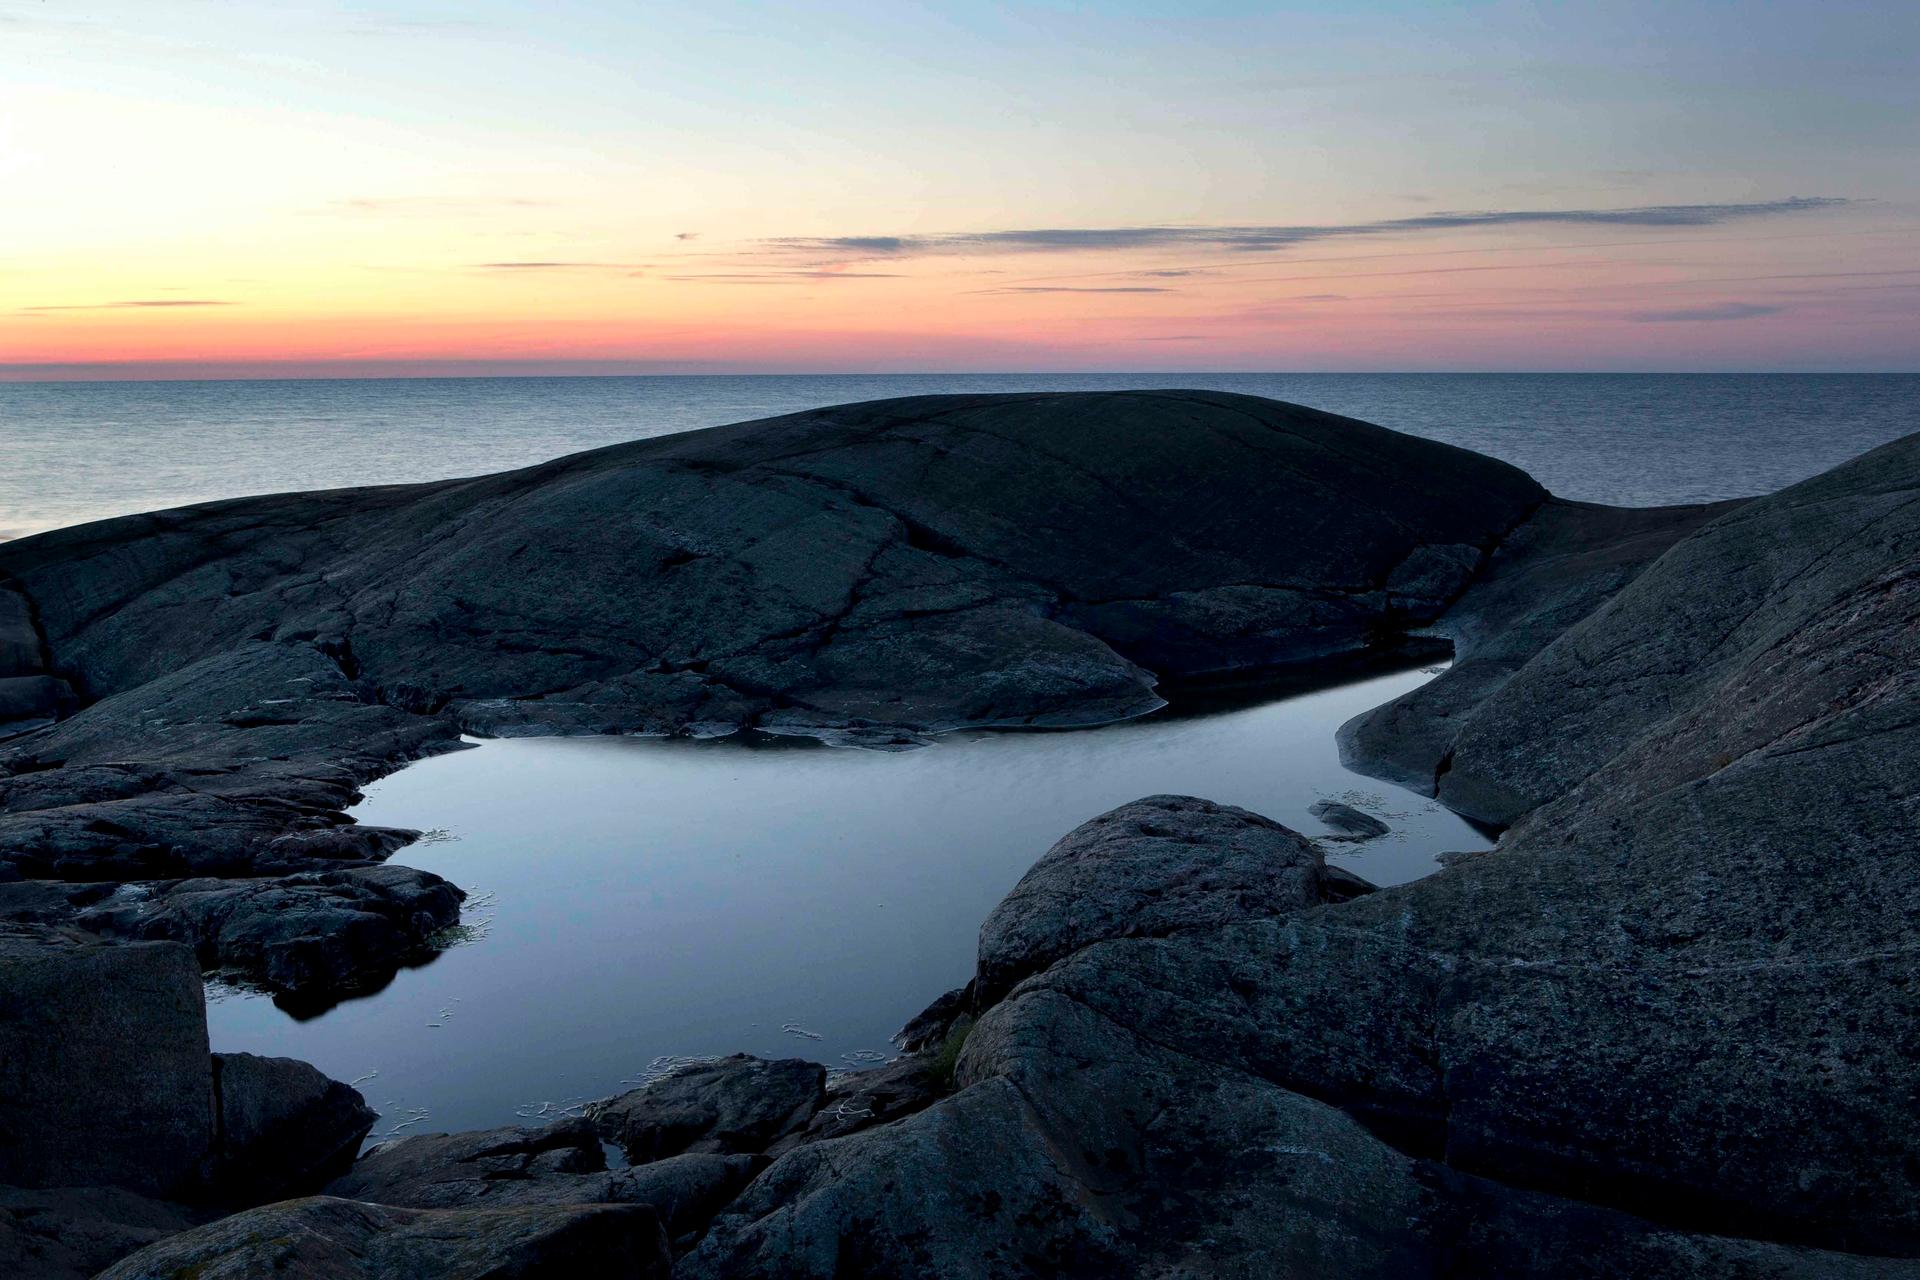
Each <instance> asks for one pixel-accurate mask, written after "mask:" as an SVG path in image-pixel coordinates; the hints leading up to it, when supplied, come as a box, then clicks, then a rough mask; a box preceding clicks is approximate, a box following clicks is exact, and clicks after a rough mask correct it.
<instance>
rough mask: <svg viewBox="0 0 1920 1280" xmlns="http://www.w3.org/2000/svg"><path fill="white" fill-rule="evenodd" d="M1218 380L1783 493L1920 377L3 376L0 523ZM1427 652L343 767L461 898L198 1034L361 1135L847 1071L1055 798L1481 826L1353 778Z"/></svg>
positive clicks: (1059, 819) (1573, 467) (1676, 486)
mask: <svg viewBox="0 0 1920 1280" xmlns="http://www.w3.org/2000/svg"><path fill="white" fill-rule="evenodd" d="M1127 387H1161V388H1166V387H1185V388H1209V389H1215V390H1222V391H1236V392H1243V393H1246V394H1250V395H1262V396H1270V397H1275V398H1278V399H1282V400H1291V401H1295V402H1298V403H1301V404H1307V405H1311V406H1314V407H1315V408H1320V409H1326V410H1330V411H1332V412H1335V413H1341V414H1346V415H1349V416H1352V417H1356V418H1363V419H1366V420H1369V421H1372V422H1377V423H1380V424H1382V425H1385V426H1389V427H1393V428H1395V429H1397V430H1401V431H1407V432H1411V433H1413V434H1416V435H1422V436H1428V437H1431V438H1434V439H1439V440H1445V441H1448V442H1450V443H1453V444H1457V445H1463V446H1465V447H1467V448H1471V449H1477V450H1480V451H1482V452H1484V453H1489V454H1492V455H1494V456H1496V457H1499V458H1504V459H1506V460H1507V461H1509V462H1512V463H1514V464H1516V465H1518V466H1520V467H1522V468H1524V469H1525V470H1527V471H1529V472H1531V473H1532V474H1533V475H1534V476H1535V477H1537V478H1538V479H1539V480H1541V481H1542V482H1543V483H1544V484H1545V485H1546V486H1547V487H1548V488H1549V489H1551V490H1553V491H1554V492H1555V493H1557V494H1560V495H1561V496H1563V497H1566V498H1571V499H1577V500H1583V501H1593V502H1608V503H1617V504H1627V505H1660V504H1668V503H1683V502H1698V501H1705V500H1711V499H1719V498H1733V497H1741V496H1746V495H1750V494H1758V493H1764V492H1768V491H1770V490H1773V489H1777V488H1779V487H1781V486H1783V485H1787V484H1791V483H1793V482H1794V481H1797V480H1800V479H1803V478H1805V477H1807V476H1810V475H1813V474H1815V473H1816V472H1819V471H1822V470H1824V469H1826V468H1828V467H1831V466H1833V465H1835V464H1836V463H1839V462H1842V461H1845V460H1846V459H1848V458H1851V457H1854V456H1856V455H1858V454H1861V453H1864V452H1866V451H1867V450H1869V449H1871V448H1873V447H1874V446H1876V445H1879V444H1882V443H1884V442H1886V441H1888V440H1891V439H1894V438H1896V437H1898V436H1901V435H1904V434H1907V433H1909V432H1913V431H1916V430H1920V376H1916V375H1832V376H1827V375H1797V374H1796V375H1697V376H1689V375H1656V376H1641V375H1531V374H1528V375H1520V374H1515V375H1506V374H1502V375H1482V374H1461V375H1427V374H1418V375H1359V374H1351V375H1349V374H1215V375H1203V374H1179V375H1166V374H1152V375H1129V374H1103V375H1072V376H1044V377H1043V376H1032V375H1006V376H987V375H959V376H954V375H927V376H884V377H856V376H817V377H813V376H810V377H639V378H551V379H545V378H500V379H491V378H472V379H420V380H370V381H357V380H356V381H285V382H147V383H125V382H120V383H111V382H96V383H41V384H3V385H0V463H3V464H4V465H0V533H4V535H6V536H12V537H20V536H25V535H28V534H32V533H36V532H39V531H41V530H45V529H50V528H55V527H59V526H63V525H71V524H76V523H79V522H83V521H87V520H96V519H101V518H103V517H107V516H113V515H120V514H125V513H128V512H134V511H143V510H151V509H155V508H160V507H167V506H174V505H180V504H184V503H192V502H201V501H206V500H209V499H214V498H223V497H232V496H237V495H241V494H257V493H270V492H277V491H283V490H290V489H309V488H323V487H330V486H339V485H359V484H375V483H398V482H404V481H417V480H430V479H439V478H445V477H449V476H459V475H470V474H478V473H484V472H488V471H497V470H501V469H503V468H508V467H514V466H520V465H525V464H531V463H535V462H540V461H543V460H545V459H547V458H550V457H553V456H556V455H559V454H563V453H568V452H572V451H575V450H580V449H590V448H593V447H596V446H599V445H606V444H612V443H616V442H619V441H623V440H633V439H638V438H642V437H647V436H656V435H662V434H666V433H669V432H674V431H685V430H690V429H693V428H697V427H703V426H711V425H716V424H720V423H725V422H734V421H740V420H743V419H749V418H756V417H766V416H771V415H775V414H781V413H787V412H792V411H795V410H800V409H807V408H812V407H815V406H819V405H825V404H836V403H845V402H849V401H856V400H871V399H877V398H883V397H888V396H902V395H928V394H939V393H947V392H977V391H1032V390H1061V391H1066V390H1093V389H1119V388H1127ZM1439 670H1440V668H1439V667H1437V666H1429V667H1426V668H1424V669H1407V670H1401V671H1392V672H1381V673H1375V674H1371V675H1369V676H1367V677H1365V678H1364V679H1358V680H1353V681H1349V682H1346V683H1343V684H1339V685H1335V686H1333V687H1328V688H1322V689H1317V690H1314V691H1311V692H1307V693H1300V692H1298V691H1294V692H1292V693H1290V694H1288V695H1287V696H1275V697H1270V698H1261V697H1258V696H1252V697H1248V698H1246V699H1243V700H1241V701H1237V702H1220V703H1217V704H1210V705H1204V706H1202V705H1176V706H1173V707H1169V708H1168V709H1167V710H1165V711H1163V712H1159V713H1156V714H1154V715H1152V716H1148V717H1145V718H1142V719H1140V720H1135V721H1130V722H1127V723H1123V724H1114V725H1106V726H1102V727H1100V728H1094V729H1085V730H1074V731H1069V732H1055V733H992V732H975V733H956V734H951V735H947V736H946V737H944V738H942V739H940V740H938V741H937V742H935V743H934V744H933V745H931V746H928V747H925V748H923V749H920V750H917V751H909V752H900V753H882V752H867V751H857V750H847V749H835V748H829V747H823V746H818V745H809V744H800V743H780V742H772V743H769V742H758V743H746V742H740V741H735V740H721V741H708V742H691V741H683V740H667V741H661V740H649V739H637V738H603V739H514V740H505V741H490V742H480V741H478V740H475V741H473V742H472V744H471V745H472V749H470V750H464V751H458V752H454V753H452V754H449V755H444V756H439V757H436V758H433V759H429V760H425V761H421V762H419V763H417V764H413V765H410V766H408V767H407V768H405V769H402V770H401V771H400V772H398V773H395V774H393V775H391V776H389V777H387V778H384V779H381V780H379V781H377V782H375V783H373V784H371V785H370V786H368V787H367V788H366V795H365V798H364V799H363V800H362V801H361V802H360V803H358V804H357V805H356V806H355V807H354V809H353V810H352V813H353V815H354V816H355V817H356V818H358V819H359V820H361V821H365V822H370V823H376V824H382V825H392V826H403V827H411V828H414V829H417V830H420V831H423V832H425V833H426V835H425V838H423V839H422V840H421V841H420V842H418V843H416V844H414V845H411V846H409V847H407V848H405V849H403V850H401V851H400V852H399V853H397V854H396V855H395V861H398V862H402V863H406V864H408V865H412V866H418V867H422V868H425V869H427V870H431V871H435V872H437V873H439V874H441V875H444V876H446V877H448V878H449V879H451V880H453V881H454V882H455V883H457V884H459V885H461V886H463V887H464V888H466V889H467V890H468V891H469V893H470V895H471V896H470V897H469V898H468V900H467V904H466V908H465V913H464V916H463V920H462V923H461V925H460V927H459V928H458V929H456V930H453V931H450V932H449V933H448V934H447V935H446V936H444V937H443V938H441V939H440V940H439V945H438V947H437V949H436V951H435V953H434V954H433V955H432V957H431V958H430V959H429V960H428V961H427V962H426V963H422V964H418V965H415V966H412V967H409V968H406V969H403V970H401V971H400V972H399V973H397V974H396V975H395V976H394V977H393V979H392V980H391V981H390V982H388V983H386V984H385V985H384V986H383V987H382V988H381V989H380V990H378V991H377V992H370V993H367V994H365V995H363V996H361V997H359V998H356V999H352V1000H348V1001H345V1002H343V1003H341V1004H339V1005H338V1006H336V1007H334V1008H333V1009H330V1010H327V1011H325V1012H324V1013H321V1014H319V1015H317V1016H314V1015H313V1014H312V1013H311V1011H308V1010H301V1011H298V1016H296V1015H295V1013H294V1012H289V1011H288V1010H286V1009H283V1008H282V1007H280V1006H279V1005H278V1004H276V1003H275V1001H274V1000H273V999H272V998H271V997H270V996H269V995H267V994H264V993H261V992H258V991H255V990H251V989H248V988H247V987H246V986H245V985H242V984H235V983H230V982H228V981H224V980H222V979H220V978H218V977H217V976H216V977H212V978H210V981H209V984H208V998H209V1006H208V1020H209V1029H210V1035H211V1038H212V1042H213V1047H214V1048H215V1049H216V1050H220V1051H241V1050H244V1051H248V1052H253V1053H262V1054H269V1055H278V1056H288V1057H296V1058H301V1059H304V1060H306V1061H309V1062H312V1063H314V1064H315V1065H316V1066H318V1067H320V1068H321V1069H322V1070H323V1071H325V1072H327V1073H328V1074H330V1075H332V1076H334V1077H335V1078H336V1079H340V1080H346V1081H350V1082H352V1083H353V1084H354V1085H355V1087H356V1088H358V1089H360V1091H361V1092H362V1094H363V1095H364V1096H365V1097H366V1098H367V1100H368V1101H369V1102H370V1103H371V1104H372V1105H373V1106H374V1107H375V1108H376V1109H377V1110H378V1111H379V1112H380V1119H379V1121H378V1123H377V1124H376V1126H375V1128H374V1130H373V1133H372V1134H371V1135H370V1138H369V1141H373V1142H377V1141H381V1140H384V1139H386V1138H390V1137H395V1136H403V1135H407V1134H413V1133H422V1132H433V1131H449V1130H459V1129H471V1128H482V1127H491V1126H497V1125H508V1124H529V1123H540V1122H545V1121H548V1120H552V1119H555V1118H559V1117H562V1116H568V1115H578V1114H580V1112H581V1110H582V1108H583V1107H584V1106H585V1105H586V1104H587V1103H588V1102H589V1101H590V1100H592V1099H595V1098H600V1097H606V1096H609V1095H611V1094H615V1093H619V1092H622V1091H624V1090H626V1089H630V1088H634V1087H638V1086H640V1085H642V1084H644V1083H645V1082H647V1081H649V1080H651V1079H654V1078H656V1077H657V1076H658V1075H659V1074H660V1073H661V1072H663V1071H666V1070H670V1069H672V1068H673V1067H675V1066H677V1065H680V1064H683V1063H686V1062H688V1061H692V1060H697V1059H700V1058H706V1057H711V1056H715V1055H719V1054H724V1053H731V1052H749V1053H755V1054H759V1055H761V1056H763V1057H802V1058H808V1059H811V1060H813V1061H817V1062H821V1063H824V1064H825V1065H827V1066H828V1067H829V1068H830V1069H831V1070H834V1071H848V1070H859V1069H864V1068H866V1067H870V1066H872V1065H874V1064H876V1063H879V1062H883V1061H885V1060H886V1059H887V1058H888V1057H889V1056H890V1055H891V1054H892V1053H893V1052H894V1049H893V1046H892V1045H891V1043H890V1039H889V1037H890V1035H891V1033H892V1032H893V1031H894V1030H895V1029H897V1028H898V1027H899V1026H900V1025H901V1024H903V1023H904V1022H905V1021H906V1020H907V1019H908V1018H910V1017H911V1016H912V1015H913V1014H915V1013H916V1012H918V1011H919V1010H920V1009H921V1008H922V1007H923V1006H925V1005H926V1004H927V1003H928V1002H929V1001H930V1000H932V999H933V997H935V996H937V995H939V994H940V993H941V992H943V991H945V990H947V989H948V988H951V987H956V986H959V985H961V984H962V983H964V982H965V981H966V980H967V978H968V976H969V974H970V972H971V968H972V962H973V955H974V950H975V946H976V940H977V936H978V931H979V926H980V922H981V920H982V919H983V918H984V917H985V916H986V914H987V913H988V912H989V911H990V910H991V909H992V907H993V905H994V903H996V902H997V901H998V900H999V899H1000V898H1001V897H1002V896H1003V895H1004V894H1005V893H1006V892H1007V891H1008V890H1009V889H1011V888H1012V887H1013V885H1014V884H1015V883H1016V882H1017V881H1018V880H1019V878H1020V877H1021V875H1023V874H1024V873H1025V871H1026V869H1027V868H1028V867H1029V866H1030V865H1031V864H1032V863H1033V862H1034V860H1035V859H1037V858H1038V857H1040V856H1041V855H1042V854H1043V853H1044V852H1045V851H1046V849H1047V847H1048V846H1049V845H1050V844H1051V843H1052V842H1053V841H1054V840H1056V839H1058V838H1059V837H1060V836H1061V835H1063V834H1065V833H1066V832H1067V831H1068V830H1070V829H1071V828H1072V827H1073V826H1074V825H1076V824H1077V823H1079V822H1082V821H1085V820H1086V819H1088V818H1091V817H1094V816H1096V815H1097V814H1099V813H1101V812H1104V811H1105V810H1107V809H1109V808H1111V807H1113V806H1115V805H1118V804H1122V803H1124V802H1126V801H1128V800H1131V799H1134V798H1137V797H1139V796H1143V795H1148V794H1152V793H1156V792H1176V793H1189V794H1199V795H1204V796H1207V797H1209V798H1212V799H1215V800H1218V801H1221V802H1224V803H1229V804H1237V805H1241V806H1244V807H1247V808H1250V809H1253V810H1256V811H1258V812H1260V813H1264V814H1266V815H1268V816H1270V817H1272V818H1275V819H1277V820H1278V821H1281V822H1283V823H1286V824H1287V825H1289V826H1292V827H1294V828H1296V829H1298V830H1300V831H1301V832H1303V833H1305V834H1307V835H1309V836H1315V837H1326V836H1330V835H1332V834H1333V833H1332V832H1330V831H1329V830H1327V829H1326V828H1325V827H1323V826H1321V825H1320V824H1319V823H1318V822H1317V821H1316V820H1315V819H1314V817H1313V816H1312V814H1311V808H1312V806H1313V805H1314V804H1315V803H1316V802H1317V801H1320V800H1339V801H1341V802H1343V803H1349V804H1353V805H1356V806H1358V807H1361V808H1364V809H1366V810H1367V811H1369V812H1371V813H1374V814H1375V815H1377V816H1379V817H1381V818H1382V819H1383V820H1384V821H1385V822H1387V824H1388V825H1389V826H1390V827H1391V829H1392V830H1391V832H1390V833H1389V834H1388V835H1387V836H1385V837H1382V838H1380V839H1378V840H1374V841H1368V842H1364V843H1358V844H1354V843H1340V842H1329V843H1328V844H1327V845H1326V848H1327V851H1328V855H1329V858H1330V859H1331V860H1332V861H1335V862H1337V863H1339V864H1340V865H1343V866H1345V867H1347V868H1349V869H1350V870H1352V871H1354V872H1356V873H1357V874H1359V875H1361V876H1363V877H1365V878H1367V879H1369V880H1372V881H1374V882H1375V883H1377V884H1381V885H1390V884H1397V883H1402V882H1405V881H1408V880H1412V879H1417V878H1419V877H1421V876H1424V875H1427V874H1430V873H1432V872H1433V871H1434V869H1435V868H1436V866H1437V865H1438V861H1437V859H1438V857H1439V855H1440V854H1443V853H1446V852H1450V851H1468V850H1474V849H1483V848H1486V847H1489V845H1490V844H1491V843H1492V841H1493V839H1494V836H1493V835H1491V834H1490V833H1488V832H1485V831H1482V830H1478V829H1476V828H1474V827H1472V826H1471V825H1469V824H1468V823H1466V822H1465V821H1463V820H1462V819H1461V818H1459V817H1458V816H1457V815H1455V814H1452V813H1450V812H1448V811H1447V810H1445V809H1444V808H1442V807H1441V806H1440V805H1438V804H1437V803H1435V802H1434V801H1433V800H1432V799H1430V798H1428V797H1426V796H1424V795H1418V794H1415V793H1413V792H1410V791H1407V790H1404V789H1401V788H1398V787H1394V786H1391V785H1389V784H1386V783H1382V782H1378V781H1375V780H1373V779H1368V778H1364V777H1360V776H1358V775H1356V774H1354V773H1352V772H1350V771H1348V770H1347V769H1346V768H1345V767H1344V766H1343V765H1342V763H1341V761H1340V759H1339V755H1338V751H1337V749H1336V747H1335V743H1334V732H1335V730H1336V729H1337V728H1338V727H1339V726H1340V725H1341V724H1342V723H1343V722H1344V721H1346V720H1347V719H1349V718H1351V717H1352V716H1355V715H1358V714H1360V713H1362V712H1364V711H1366V710H1368V709H1370V708H1372V707H1375V706H1378V705H1379V704H1381V703H1383V702H1385V701H1388V700H1390V699H1392V698H1394V697H1397V696H1399V695H1401V694H1403V693H1406V692H1408V691H1410V690H1412V689H1415V688H1417V687H1419V685H1420V684H1421V683H1423V682H1424V681H1426V680H1429V679H1432V678H1433V677H1434V676H1435V675H1436V674H1437V673H1438V671H1439Z"/></svg>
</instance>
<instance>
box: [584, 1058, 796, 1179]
mask: <svg viewBox="0 0 1920 1280" xmlns="http://www.w3.org/2000/svg"><path fill="white" fill-rule="evenodd" d="M825 1087H826V1068H825V1067H822V1066H821V1065H820V1064H819V1063H817V1062H806V1061H803V1060H801V1059H799V1058H782V1059H780V1060H778V1061H773V1062H769V1061H767V1060H765V1059H762V1058H752V1057H748V1056H746V1055H745V1054H735V1055H734V1056H732V1057H727V1058H717V1059H715V1060H714V1061H712V1062H701V1063H695V1064H693V1065H691V1066H687V1067H682V1068H681V1069H680V1070H678V1071H676V1072H674V1073H673V1074H671V1075H668V1076H663V1077H662V1078H660V1079H659V1080H656V1081H654V1082H653V1083H652V1084H649V1085H646V1086H644V1087H642V1088H639V1089H635V1090H633V1091H632V1092H631V1093H623V1094H621V1095H620V1096H619V1097H617V1098H609V1099H608V1100H607V1101H605V1102H599V1103H595V1104H594V1105H593V1106H592V1107H591V1108H590V1109H589V1111H588V1115H589V1116H590V1118H591V1119H592V1121H593V1125H594V1128H595V1129H596V1130H597V1131H598V1132H599V1134H600V1136H601V1137H603V1138H605V1139H606V1140H607V1141H608V1142H611V1143H613V1144H615V1145H616V1146H618V1147H619V1148H620V1149H621V1150H622V1151H624V1152H626V1153H627V1159H629V1160H631V1161H632V1162H633V1163H634V1164H644V1163H646V1162H647V1161H650V1160H661V1159H664V1158H666V1157H667V1156H674V1155H679V1154H680V1153H682V1152H695V1153H707V1154H714V1155H736V1154H751V1153H755V1152H760V1151H765V1150H766V1149H767V1148H768V1147H769V1146H771V1145H773V1144H774V1143H775V1142H777V1141H778V1140H779V1139H781V1138H783V1137H785V1136H787V1135H788V1134H790V1133H795V1132H798V1131H799V1130H800V1129H802V1128H804V1127H805V1126H806V1124H807V1122H808V1121H809V1120H811V1119H812V1118H813V1113H814V1112H815V1111H817V1110H819V1109H820V1104H821V1102H822V1100H823V1098H824V1097H825Z"/></svg>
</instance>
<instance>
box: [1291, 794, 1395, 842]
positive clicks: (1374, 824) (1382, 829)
mask: <svg viewBox="0 0 1920 1280" xmlns="http://www.w3.org/2000/svg"><path fill="white" fill-rule="evenodd" d="M1307 812H1308V813H1310V814H1312V815H1313V816H1314V817H1316V818H1318V819H1320V821H1322V822H1324V823H1326V824H1327V825H1328V826H1330V827H1332V828H1333V829H1334V830H1335V831H1338V832H1339V833H1340V835H1341V836H1344V837H1346V838H1347V839H1351V840H1378V839H1379V838H1380V837H1381V836H1384V835H1386V834H1387V833H1388V832H1389V831H1392V830H1393V828H1392V827H1390V826H1388V825H1387V824H1386V823H1384V822H1382V821H1380V819H1378V818H1376V817H1374V816H1373V815H1372V814H1370V813H1365V812H1363V811H1361V810H1359V809H1356V808H1354V807H1353V806H1352V805H1350V804H1342V803H1341V802H1340V801H1338V800H1316V801H1315V802H1314V803H1313V804H1312V805H1310V806H1309V807H1308V809H1307Z"/></svg>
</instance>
